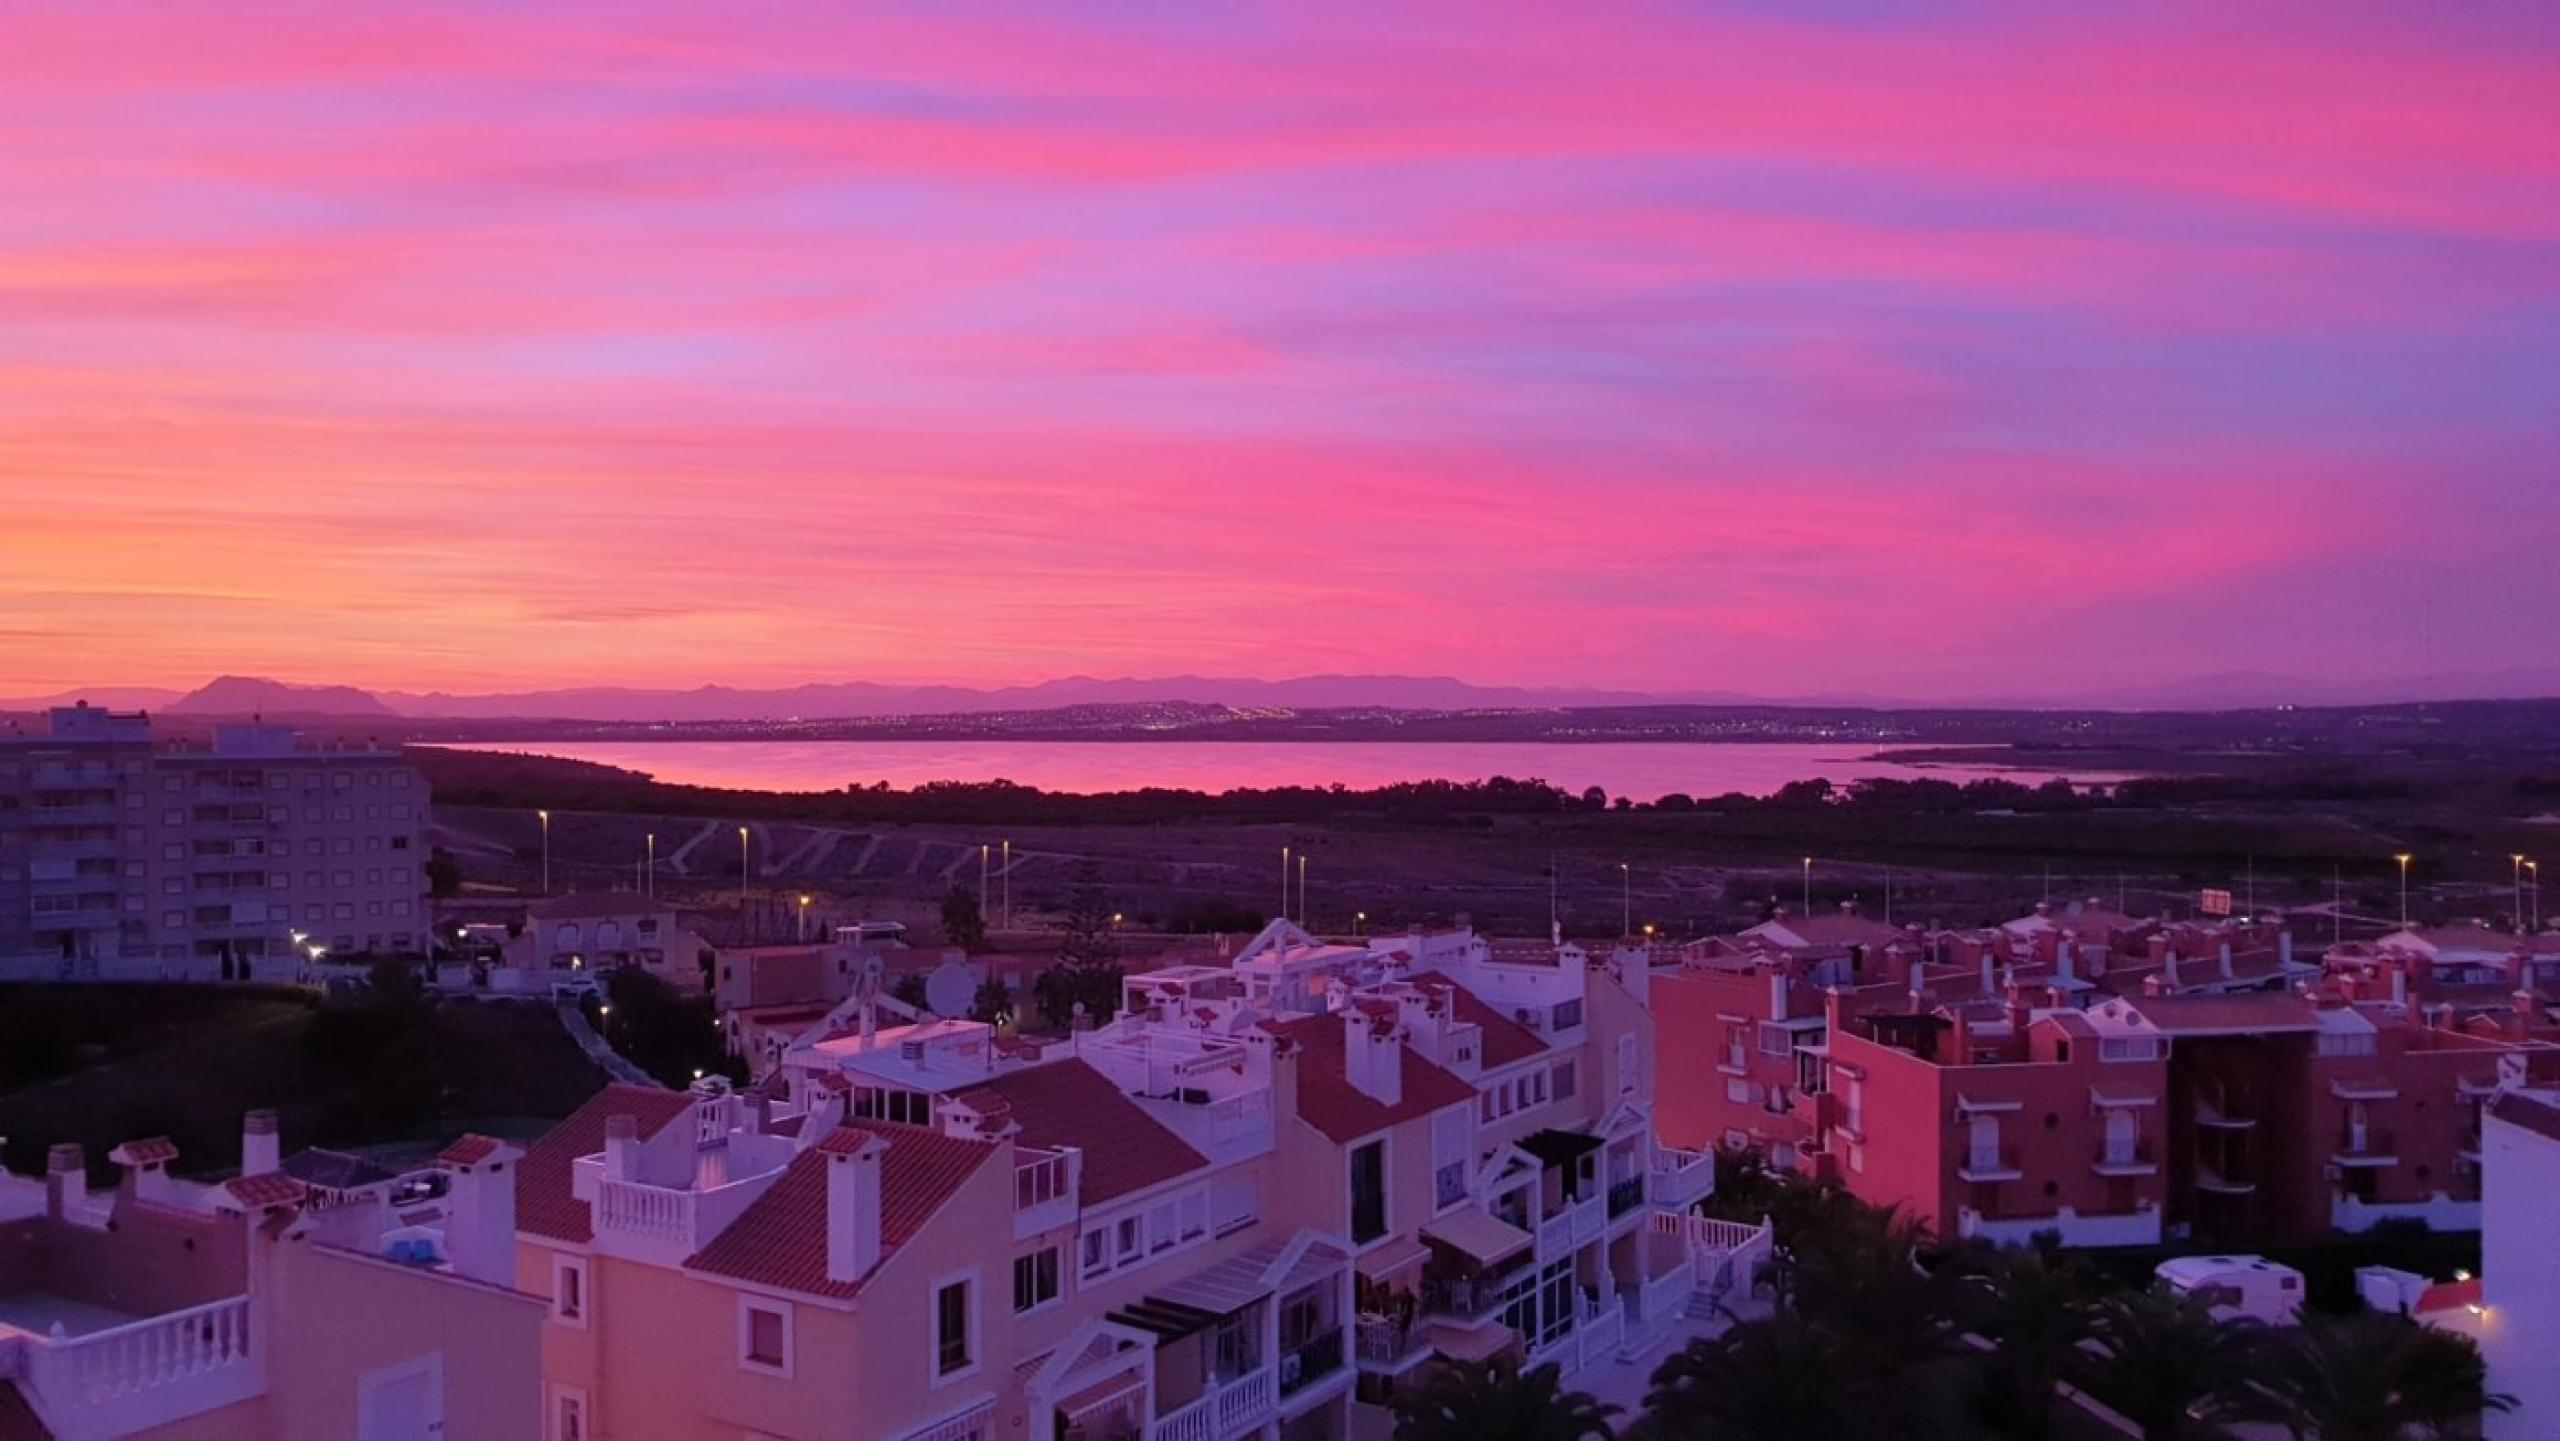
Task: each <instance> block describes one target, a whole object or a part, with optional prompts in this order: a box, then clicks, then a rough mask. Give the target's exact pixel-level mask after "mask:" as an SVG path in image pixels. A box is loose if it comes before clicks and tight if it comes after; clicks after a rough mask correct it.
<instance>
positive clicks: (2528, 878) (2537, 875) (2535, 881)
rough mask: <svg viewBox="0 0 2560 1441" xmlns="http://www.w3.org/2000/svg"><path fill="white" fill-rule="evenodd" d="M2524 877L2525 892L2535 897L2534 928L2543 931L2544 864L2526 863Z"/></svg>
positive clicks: (2533, 861)
mask: <svg viewBox="0 0 2560 1441" xmlns="http://www.w3.org/2000/svg"><path fill="white" fill-rule="evenodd" d="M2524 875H2525V891H2526V893H2527V894H2528V895H2530V896H2532V897H2533V928H2534V929H2535V930H2537V931H2538V930H2541V929H2542V862H2540V861H2536V860H2528V861H2526V862H2525V863H2524Z"/></svg>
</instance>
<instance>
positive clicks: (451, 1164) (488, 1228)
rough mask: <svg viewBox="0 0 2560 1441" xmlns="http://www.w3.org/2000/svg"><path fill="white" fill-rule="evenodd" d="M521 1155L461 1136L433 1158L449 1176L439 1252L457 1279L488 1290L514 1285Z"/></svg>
mask: <svg viewBox="0 0 2560 1441" xmlns="http://www.w3.org/2000/svg"><path fill="white" fill-rule="evenodd" d="M523 1155H524V1152H522V1151H520V1150H517V1149H516V1148H515V1147H513V1146H510V1145H508V1144H507V1143H506V1142H504V1141H499V1140H494V1139H492V1138H490V1137H487V1136H464V1137H463V1138H462V1139H460V1140H458V1141H456V1142H454V1143H453V1144H452V1145H450V1146H447V1147H446V1148H445V1149H444V1154H442V1155H440V1156H438V1157H436V1165H437V1166H438V1167H439V1168H440V1169H442V1170H444V1171H445V1172H447V1173H448V1174H449V1175H450V1176H451V1178H452V1179H451V1181H450V1182H449V1183H448V1188H447V1190H446V1192H445V1215H444V1250H445V1258H446V1259H447V1260H449V1261H451V1262H452V1263H453V1269H454V1271H455V1273H456V1274H458V1275H461V1276H464V1277H467V1278H469V1279H471V1280H474V1281H482V1282H486V1283H487V1284H489V1285H492V1286H507V1287H512V1286H514V1285H515V1282H516V1176H515V1163H516V1162H517V1161H518V1160H520V1159H521V1158H522V1157H523Z"/></svg>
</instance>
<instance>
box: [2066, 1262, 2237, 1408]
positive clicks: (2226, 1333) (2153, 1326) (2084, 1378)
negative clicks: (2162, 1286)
mask: <svg viewBox="0 0 2560 1441" xmlns="http://www.w3.org/2000/svg"><path fill="white" fill-rule="evenodd" d="M2090 1330H2091V1332H2092V1334H2093V1335H2094V1336H2095V1337H2096V1339H2097V1343H2098V1352H2097V1354H2096V1355H2094V1356H2092V1355H2090V1354H2088V1353H2087V1352H2086V1351H2083V1352H2081V1354H2080V1361H2079V1363H2078V1364H2077V1365H2076V1366H2075V1367H2074V1369H2075V1370H2077V1371H2078V1372H2079V1373H2080V1381H2081V1384H2082V1385H2083V1386H2085V1387H2086V1388H2087V1389H2088V1390H2089V1391H2091V1392H2092V1393H2094V1394H2095V1395H2096V1396H2097V1397H2098V1398H2099V1399H2100V1400H2102V1401H2104V1402H2106V1403H2107V1405H2108V1406H2110V1407H2112V1408H2114V1410H2115V1411H2116V1413H2117V1414H2119V1415H2121V1416H2123V1417H2124V1418H2125V1419H2126V1420H2128V1421H2131V1422H2132V1423H2133V1424H2134V1425H2136V1426H2138V1427H2140V1428H2141V1429H2142V1441H2198V1438H2206V1437H2214V1436H2220V1435H2223V1434H2224V1431H2223V1425H2224V1423H2226V1422H2229V1421H2235V1420H2241V1419H2245V1418H2247V1417H2249V1416H2250V1415H2252V1414H2253V1413H2254V1412H2255V1411H2256V1410H2257V1409H2258V1408H2257V1407H2256V1406H2255V1405H2254V1404H2253V1402H2254V1401H2255V1399H2256V1394H2257V1393H2255V1392H2254V1391H2253V1390H2252V1389H2251V1387H2250V1381H2251V1378H2252V1375H2253V1372H2254V1368H2255V1366H2256V1364H2257V1362H2258V1358H2259V1357H2260V1355H2261V1354H2262V1352H2263V1350H2264V1348H2265V1344H2266V1331H2265V1328H2264V1327H2261V1326H2259V1325H2258V1324H2257V1323H2255V1322H2223V1321H2217V1320H2215V1319H2214V1316H2213V1313H2212V1311H2211V1310H2210V1309H2208V1308H2207V1307H2205V1306H2204V1305H2202V1304H2200V1303H2198V1302H2196V1301H2193V1300H2190V1299H2188V1298H2186V1297H2181V1296H2169V1295H2163V1294H2160V1293H2158V1292H2153V1291H2136V1292H2131V1293H2128V1294H2125V1295H2120V1296H2111V1297H2109V1298H2107V1299H2106V1300H2105V1301H2103V1302H2100V1303H2099V1305H2098V1307H2097V1310H2096V1311H2095V1313H2094V1314H2093V1315H2092V1316H2091V1317H2090Z"/></svg>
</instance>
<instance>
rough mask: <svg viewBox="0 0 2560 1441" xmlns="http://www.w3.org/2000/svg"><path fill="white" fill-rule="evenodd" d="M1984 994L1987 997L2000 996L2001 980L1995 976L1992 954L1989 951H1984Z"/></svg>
mask: <svg viewBox="0 0 2560 1441" xmlns="http://www.w3.org/2000/svg"><path fill="white" fill-rule="evenodd" d="M1982 993H1983V994H1984V995H1986V996H1996V995H1998V994H2000V982H1999V978H1998V977H1997V976H1996V975H1994V974H1993V968H1992V964H1991V953H1990V952H1989V951H1984V952H1983V953H1982Z"/></svg>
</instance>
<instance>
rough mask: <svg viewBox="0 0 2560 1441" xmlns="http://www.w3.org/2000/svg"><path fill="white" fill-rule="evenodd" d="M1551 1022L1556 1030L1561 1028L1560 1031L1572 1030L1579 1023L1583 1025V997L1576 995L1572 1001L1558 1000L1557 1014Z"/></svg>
mask: <svg viewBox="0 0 2560 1441" xmlns="http://www.w3.org/2000/svg"><path fill="white" fill-rule="evenodd" d="M1550 1024H1552V1025H1553V1027H1554V1028H1555V1029H1556V1030H1559V1031H1570V1030H1572V1029H1573V1028H1574V1027H1576V1026H1578V1025H1581V1024H1582V1000H1581V998H1580V997H1578V996H1577V997H1575V998H1574V999H1573V1000H1570V1001H1558V1002H1556V1009H1555V1016H1554V1019H1553V1021H1552V1022H1551V1023H1550Z"/></svg>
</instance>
